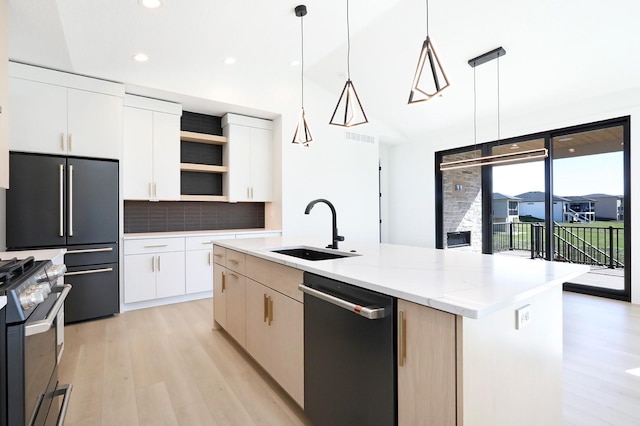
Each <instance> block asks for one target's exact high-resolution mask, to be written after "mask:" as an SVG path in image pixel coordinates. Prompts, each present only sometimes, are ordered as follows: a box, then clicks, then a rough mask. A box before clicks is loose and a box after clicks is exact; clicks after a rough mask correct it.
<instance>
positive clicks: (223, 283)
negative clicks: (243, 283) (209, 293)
mask: <svg viewBox="0 0 640 426" xmlns="http://www.w3.org/2000/svg"><path fill="white" fill-rule="evenodd" d="M226 281H227V275H226V274H225V273H224V272H223V273H222V293H224V290H225V288H226V287H227V286H226V284H227V283H226Z"/></svg>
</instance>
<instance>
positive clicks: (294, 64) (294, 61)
mask: <svg viewBox="0 0 640 426" xmlns="http://www.w3.org/2000/svg"><path fill="white" fill-rule="evenodd" d="M289 65H291V66H292V67H297V66H298V65H300V61H298V60H297V59H295V60H293V61H291V62H290V63H289Z"/></svg>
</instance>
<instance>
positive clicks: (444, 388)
mask: <svg viewBox="0 0 640 426" xmlns="http://www.w3.org/2000/svg"><path fill="white" fill-rule="evenodd" d="M455 424H456V318H455V315H453V314H450V313H447V312H443V311H438V310H436V309H432V308H429V307H426V306H422V305H418V304H415V303H412V302H408V301H406V300H400V299H399V300H398V425H400V426H402V425H442V426H445V425H452V426H453V425H455Z"/></svg>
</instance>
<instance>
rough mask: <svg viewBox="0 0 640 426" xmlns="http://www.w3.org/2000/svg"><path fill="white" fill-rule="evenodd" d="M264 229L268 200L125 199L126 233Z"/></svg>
mask: <svg viewBox="0 0 640 426" xmlns="http://www.w3.org/2000/svg"><path fill="white" fill-rule="evenodd" d="M253 228H264V203H224V202H220V203H216V202H197V201H160V202H149V201H125V202H124V232H125V233H137V232H169V231H214V230H220V229H253Z"/></svg>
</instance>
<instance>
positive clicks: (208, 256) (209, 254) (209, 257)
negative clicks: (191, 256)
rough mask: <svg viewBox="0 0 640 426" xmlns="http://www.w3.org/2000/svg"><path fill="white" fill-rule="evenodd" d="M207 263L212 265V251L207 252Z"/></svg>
mask: <svg viewBox="0 0 640 426" xmlns="http://www.w3.org/2000/svg"><path fill="white" fill-rule="evenodd" d="M207 265H209V266H211V252H209V253H207Z"/></svg>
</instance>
